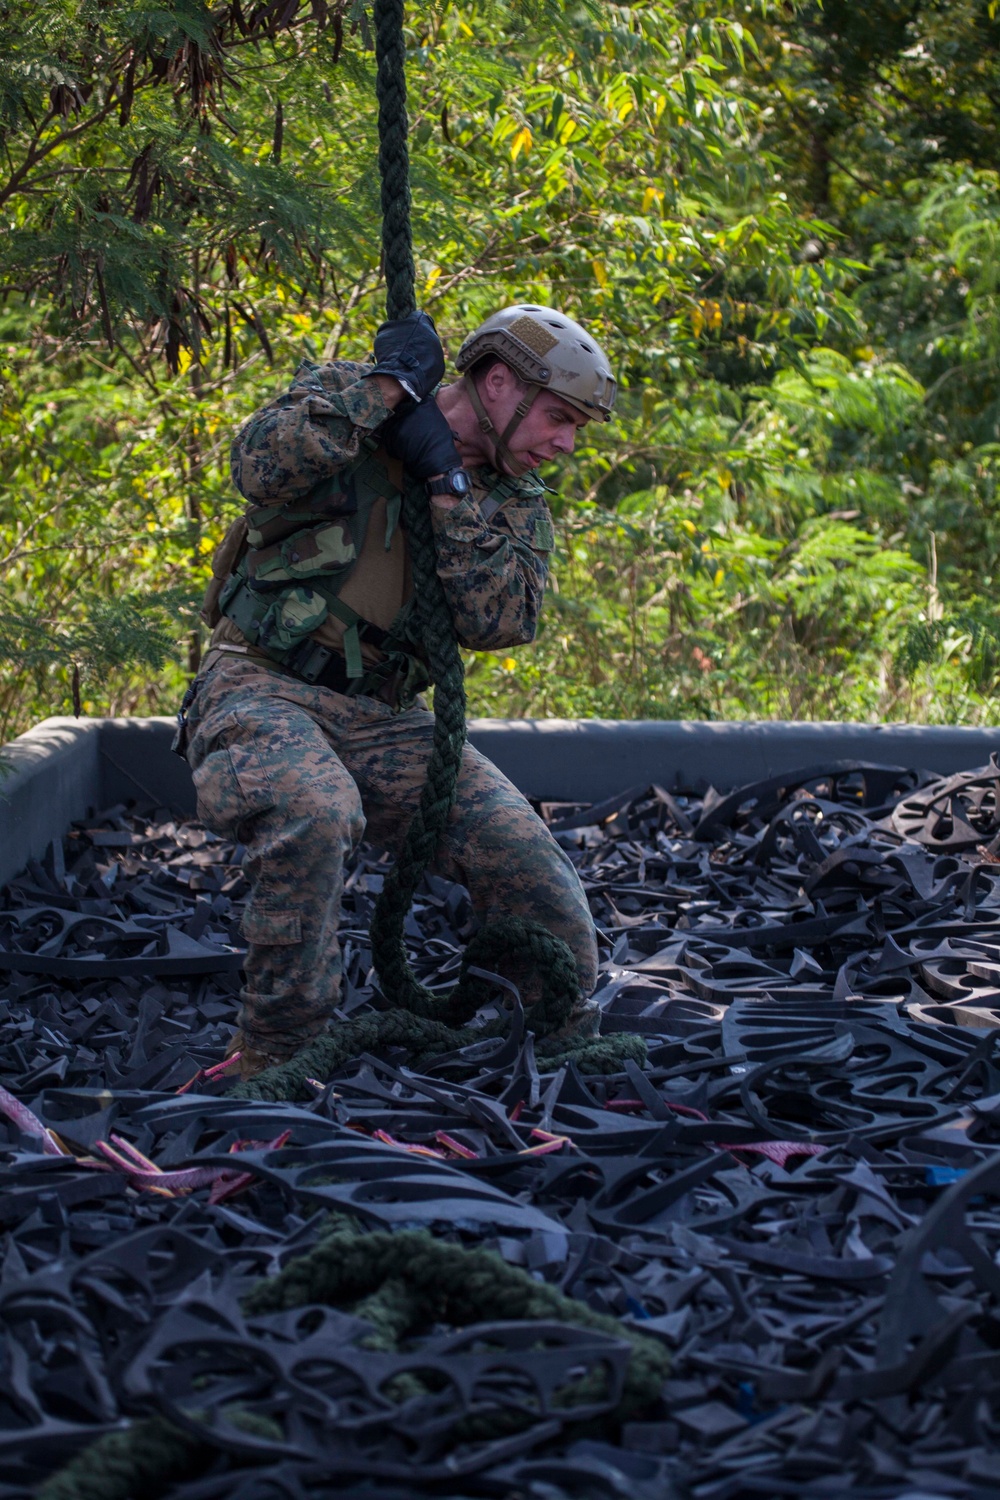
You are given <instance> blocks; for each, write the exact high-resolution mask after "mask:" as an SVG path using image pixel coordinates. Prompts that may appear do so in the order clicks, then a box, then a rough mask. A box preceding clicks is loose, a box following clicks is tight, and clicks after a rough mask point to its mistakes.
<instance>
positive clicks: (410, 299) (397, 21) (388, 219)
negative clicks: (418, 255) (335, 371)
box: [374, 0, 417, 318]
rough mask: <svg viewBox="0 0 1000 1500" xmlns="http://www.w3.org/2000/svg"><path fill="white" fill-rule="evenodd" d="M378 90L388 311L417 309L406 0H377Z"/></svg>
mask: <svg viewBox="0 0 1000 1500" xmlns="http://www.w3.org/2000/svg"><path fill="white" fill-rule="evenodd" d="M374 20H375V61H376V69H377V71H376V75H375V92H376V94H377V96H378V170H379V176H380V177H381V179H382V260H383V264H384V266H385V285H386V315H387V316H388V317H390V318H405V317H407V316H408V315H409V314H410V313H411V312H414V311H415V310H416V306H417V301H416V291H415V280H416V273H415V271H414V268H413V233H412V230H411V228H410V152H409V147H408V145H407V133H408V128H409V127H408V122H407V118H406V39H405V37H404V35H403V0H375V13H374Z"/></svg>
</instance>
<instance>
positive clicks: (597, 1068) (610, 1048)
mask: <svg viewBox="0 0 1000 1500" xmlns="http://www.w3.org/2000/svg"><path fill="white" fill-rule="evenodd" d="M496 1034H497V1033H496V1030H495V1029H491V1028H486V1029H483V1030H473V1029H472V1028H471V1027H464V1028H458V1027H452V1026H446V1025H445V1024H444V1022H443V1021H436V1020H434V1019H433V1018H432V1017H429V1016H414V1015H410V1014H409V1013H408V1012H407V1011H405V1010H389V1011H380V1012H377V1013H376V1014H374V1015H366V1016H359V1017H358V1018H357V1019H356V1020H354V1021H341V1022H339V1023H338V1024H337V1025H336V1027H335V1028H334V1029H333V1030H332V1031H329V1032H325V1033H324V1034H323V1035H322V1036H321V1037H317V1039H316V1040H315V1041H314V1042H310V1043H309V1045H308V1047H303V1049H302V1051H301V1052H297V1053H296V1054H295V1056H294V1057H293V1058H292V1059H291V1060H290V1061H289V1062H285V1063H277V1064H276V1065H275V1066H274V1067H273V1068H267V1069H265V1070H264V1072H262V1073H258V1074H257V1075H256V1077H254V1078H249V1079H247V1080H246V1081H245V1082H244V1083H238V1084H237V1085H236V1087H235V1088H232V1089H230V1090H229V1092H228V1094H227V1096H226V1097H227V1098H229V1099H263V1100H265V1101H269V1102H272V1103H277V1102H279V1101H281V1100H283V1099H288V1100H300V1101H303V1102H304V1101H306V1100H309V1099H314V1098H315V1097H316V1091H315V1089H314V1088H313V1087H312V1086H311V1084H310V1083H309V1080H310V1079H311V1078H315V1079H323V1080H325V1079H329V1078H331V1077H332V1076H333V1075H334V1073H335V1072H336V1071H337V1069H338V1068H342V1067H343V1066H344V1065H345V1063H349V1062H353V1060H354V1059H355V1058H356V1057H360V1056H361V1055H362V1054H363V1053H365V1052H371V1053H374V1054H375V1055H376V1056H377V1055H379V1054H381V1053H384V1052H385V1051H386V1050H387V1049H388V1048H394V1047H400V1048H403V1049H405V1051H406V1052H407V1054H408V1058H407V1064H408V1066H409V1067H412V1068H414V1069H416V1070H417V1071H419V1070H420V1069H421V1067H423V1066H425V1065H426V1064H428V1063H430V1062H433V1061H434V1059H435V1058H437V1057H440V1056H441V1055H442V1054H443V1053H446V1052H457V1051H458V1050H459V1049H460V1048H461V1047H468V1046H469V1045H470V1044H471V1043H473V1042H482V1041H484V1040H486V1039H488V1038H489V1037H490V1036H495V1035H496ZM535 1052H536V1056H537V1058H538V1063H539V1066H540V1067H542V1068H544V1069H545V1070H546V1071H550V1072H554V1071H556V1070H557V1069H559V1068H561V1067H562V1066H563V1064H564V1063H569V1062H573V1063H575V1064H576V1066H577V1068H579V1070H580V1072H581V1073H587V1074H604V1075H608V1074H612V1073H620V1072H621V1071H622V1068H623V1067H624V1065H625V1060H626V1059H629V1058H630V1059H631V1060H632V1061H634V1062H637V1063H638V1064H639V1065H640V1066H641V1065H642V1064H643V1063H644V1062H645V1060H646V1044H645V1042H644V1041H643V1039H642V1037H641V1036H633V1035H631V1034H630V1033H628V1032H620V1033H618V1034H617V1035H615V1036H598V1037H588V1038H585V1039H583V1038H575V1037H574V1038H570V1039H569V1040H568V1041H567V1042H565V1043H563V1044H560V1042H559V1040H558V1038H555V1037H553V1038H548V1039H543V1040H542V1041H540V1042H539V1043H538V1045H537V1047H536V1049H535ZM484 1067H487V1068H488V1067H489V1063H488V1062H483V1061H482V1060H481V1059H477V1060H476V1061H474V1062H471V1061H470V1062H469V1063H468V1065H467V1067H466V1068H465V1069H462V1068H461V1067H457V1068H456V1070H455V1072H454V1073H453V1075H452V1076H455V1077H459V1078H462V1077H465V1078H473V1077H475V1075H476V1074H477V1073H478V1072H480V1071H481V1070H482V1069H483V1068H484Z"/></svg>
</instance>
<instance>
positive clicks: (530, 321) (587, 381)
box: [455, 302, 617, 474]
mask: <svg viewBox="0 0 1000 1500" xmlns="http://www.w3.org/2000/svg"><path fill="white" fill-rule="evenodd" d="M487 355H495V356H496V357H497V358H498V359H501V360H503V362H504V364H505V365H509V366H510V368H511V369H512V370H513V371H514V373H515V375H517V376H518V377H519V378H520V379H521V380H522V381H524V382H525V385H526V387H527V389H526V391H525V394H524V396H523V397H522V399H521V401H520V402H519V403H518V407H517V410H516V411H515V413H514V416H513V418H512V420H511V421H510V423H509V424H508V426H507V428H506V429H505V431H504V432H503V433H502V434H500V433H497V431H496V429H495V428H494V426H493V423H492V422H491V421H490V419H489V417H488V416H487V414H486V410H485V408H484V406H483V403H482V400H481V398H480V396H479V392H478V391H477V390H476V388H475V386H474V384H473V382H472V381H471V380H470V381H469V382H468V392H469V400H470V401H471V402H472V406H473V409H474V411H475V413H476V416H477V417H478V419H479V426H480V428H481V430H482V431H483V432H484V433H486V434H487V435H488V436H489V437H491V438H492V439H493V442H494V443H495V445H496V450H497V453H498V455H499V456H500V457H501V458H502V459H503V460H504V462H505V463H506V464H507V465H508V467H509V468H511V469H512V470H513V472H514V473H515V474H516V473H524V472H525V466H524V465H523V464H519V463H518V461H517V460H516V459H515V458H514V456H513V454H512V453H511V451H510V448H509V447H508V444H509V442H510V440H511V438H512V437H513V435H514V433H515V431H516V430H517V428H518V427H519V426H520V424H521V422H522V421H523V420H524V417H525V416H526V415H527V412H528V411H529V409H530V407H531V405H532V402H533V401H534V399H535V397H536V396H537V395H538V393H539V391H540V390H543V389H544V390H547V391H552V392H553V393H554V394H555V395H557V396H560V397H561V398H562V400H563V401H568V402H569V404H570V405H571V406H575V407H576V409H577V410H578V411H581V412H582V413H583V414H584V416H585V417H592V418H595V419H597V420H599V421H602V422H607V421H610V419H611V412H612V409H613V408H614V404H615V394H616V391H617V386H616V384H615V378H614V376H613V375H612V373H611V366H610V364H609V362H608V358H607V355H606V354H605V353H604V351H603V349H602V348H601V346H600V345H599V344H598V343H597V341H596V340H595V339H593V338H591V336H590V334H589V333H588V332H587V330H586V329H585V328H581V326H580V324H579V323H576V322H574V320H573V319H572V318H568V317H567V316H566V314H565V313H561V312H557V311H556V310H555V309H554V308H551V307H537V306H536V305H535V304H534V303H531V302H518V303H515V305H514V306H513V307H505V308H502V309H501V311H500V312H496V313H494V314H493V315H492V317H489V318H487V319H486V321H485V322H484V323H481V324H480V325H479V327H478V328H476V329H474V330H473V331H472V333H470V334H469V336H468V338H467V339H466V340H465V342H464V343H463V345H462V347H461V348H460V349H459V351H458V355H457V358H456V360H455V364H456V365H457V366H458V368H459V370H461V371H462V373H463V374H464V373H465V372H466V371H467V370H471V369H473V367H474V366H475V365H477V364H478V363H479V361H480V360H481V359H483V358H484V357H486V356H487Z"/></svg>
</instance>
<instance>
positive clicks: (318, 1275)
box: [36, 1214, 670, 1500]
mask: <svg viewBox="0 0 1000 1500" xmlns="http://www.w3.org/2000/svg"><path fill="white" fill-rule="evenodd" d="M331 1223H332V1226H333V1232H332V1233H327V1234H326V1235H324V1237H323V1238H322V1239H321V1240H320V1241H319V1243H318V1244H317V1245H316V1246H315V1247H314V1249H312V1250H311V1251H309V1252H308V1253H307V1254H305V1255H302V1256H299V1257H297V1259H295V1260H293V1261H291V1262H290V1263H289V1264H288V1265H287V1266H286V1267H285V1269H284V1270H283V1271H281V1272H280V1273H279V1274H278V1275H277V1276H273V1277H270V1278H269V1279H267V1280H265V1281H261V1282H258V1284H257V1285H256V1286H255V1287H254V1288H253V1289H252V1290H251V1291H250V1293H249V1294H248V1295H247V1296H246V1297H245V1298H244V1299H243V1308H244V1311H245V1312H246V1313H247V1314H248V1315H249V1316H254V1315H258V1316H259V1315H261V1314H266V1313H272V1312H281V1311H283V1310H286V1309H290V1308H295V1307H303V1306H306V1305H308V1304H311V1303H322V1304H324V1305H327V1306H332V1307H339V1308H342V1309H343V1310H345V1311H350V1312H351V1313H353V1314H354V1315H355V1316H357V1317H359V1318H364V1319H366V1320H367V1321H369V1322H370V1323H371V1324H372V1325H373V1331H372V1333H371V1334H370V1335H366V1336H365V1337H364V1338H363V1339H362V1344H363V1346H364V1347H366V1348H370V1349H378V1350H382V1351H385V1352H391V1351H395V1350H398V1349H399V1348H400V1346H401V1345H402V1344H403V1342H404V1341H405V1340H407V1339H411V1338H419V1336H420V1335H421V1334H422V1333H429V1332H431V1331H433V1330H434V1329H435V1328H436V1327H437V1326H439V1325H441V1324H445V1325H448V1326H450V1327H453V1328H465V1327H470V1326H474V1325H476V1324H478V1323H483V1322H497V1321H517V1322H524V1321H535V1322H557V1323H566V1324H571V1325H573V1326H575V1327H578V1328H590V1329H593V1330H594V1331H595V1332H598V1333H604V1334H608V1335H610V1336H611V1337H613V1338H616V1339H619V1340H624V1341H625V1342H627V1343H629V1344H630V1345H631V1351H630V1356H629V1363H628V1369H627V1372H626V1376H625V1380H624V1384H623V1388H622V1394H621V1399H620V1400H619V1403H618V1405H617V1408H616V1409H615V1412H614V1414H613V1415H614V1420H615V1422H625V1421H629V1420H630V1419H631V1418H633V1417H636V1416H640V1415H641V1414H642V1413H643V1412H645V1411H648V1410H649V1409H650V1408H651V1407H653V1406H654V1405H655V1403H656V1402H657V1401H658V1400H659V1397H660V1392H661V1388H662V1385H663V1381H664V1380H665V1379H666V1377H667V1375H668V1373H669V1370H670V1355H669V1353H668V1352H667V1350H666V1349H665V1348H664V1347H663V1345H662V1344H660V1343H658V1342H656V1341H655V1340H653V1339H650V1338H648V1337H647V1336H646V1335H644V1334H643V1333H641V1332H640V1331H639V1330H638V1329H634V1328H629V1327H628V1326H627V1325H625V1324H622V1323H619V1322H617V1321H616V1320H615V1319H614V1318H611V1317H608V1316H606V1315H604V1314H603V1313H596V1312H594V1311H593V1310H592V1309H591V1308H589V1307H587V1306H586V1305H585V1304H583V1303H580V1302H576V1301H574V1300H573V1298H572V1297H567V1296H566V1295H565V1294H564V1293H562V1292H559V1291H557V1290H556V1289H555V1287H551V1286H548V1285H547V1284H546V1283H545V1282H542V1281H536V1280H535V1278H534V1277H533V1276H531V1275H529V1274H528V1272H526V1271H522V1270H520V1269H519V1268H518V1267H517V1266H510V1265H508V1264H507V1262H506V1261H505V1260H503V1259H501V1257H500V1256H499V1255H497V1254H496V1253H495V1252H494V1251H492V1250H465V1249H463V1248H462V1247H461V1246H460V1245H452V1244H444V1243H442V1242H441V1241H440V1240H436V1239H435V1238H434V1237H433V1235H431V1234H429V1233H428V1232H427V1231H426V1230H422V1229H410V1230H399V1231H397V1232H396V1233H388V1232H385V1231H376V1232H373V1233H365V1232H364V1231H363V1230H360V1229H358V1228H356V1227H353V1221H351V1220H350V1219H348V1218H347V1217H346V1216H344V1215H339V1214H338V1215H331ZM345 1224H347V1225H351V1226H352V1227H348V1228H345V1227H343V1226H344V1225H345ZM604 1382H605V1377H604V1376H603V1374H602V1373H601V1372H600V1371H597V1372H592V1373H591V1374H590V1375H589V1376H587V1377H586V1378H584V1379H580V1380H578V1381H576V1382H575V1383H574V1385H573V1386H572V1387H570V1388H569V1389H568V1390H567V1391H565V1392H564V1393H562V1395H563V1401H564V1406H565V1410H566V1412H567V1418H568V1419H571V1417H572V1409H573V1406H574V1405H579V1404H580V1403H581V1402H583V1401H593V1400H594V1399H595V1398H597V1399H600V1397H601V1396H602V1395H603V1394H604V1389H605V1384H604ZM388 1389H389V1388H388V1387H387V1390H388ZM422 1393H423V1386H422V1385H421V1383H420V1381H419V1380H418V1379H417V1378H416V1377H415V1376H413V1375H411V1374H406V1373H403V1374H401V1375H400V1376H399V1377H398V1378H397V1379H396V1380H395V1381H394V1382H392V1383H391V1390H389V1394H390V1395H391V1397H392V1399H394V1400H397V1401H399V1402H403V1401H406V1400H410V1399H413V1398H414V1397H417V1396H419V1395H421V1394H422ZM226 1415H227V1417H228V1418H229V1420H230V1421H231V1422H232V1424H233V1425H234V1426H236V1427H238V1428H242V1429H243V1430H245V1431H247V1432H256V1433H258V1434H264V1435H267V1436H269V1437H272V1438H274V1439H276V1440H280V1436H281V1434H280V1431H279V1430H277V1429H276V1428H275V1426H274V1423H273V1422H272V1421H271V1419H269V1418H266V1417H261V1416H259V1415H257V1414H255V1413H252V1412H248V1411H245V1410H243V1409H240V1408H230V1409H229V1410H228V1411H227V1412H226ZM530 1420H531V1419H530V1417H529V1416H528V1415H527V1414H526V1413H516V1412H510V1411H503V1410H498V1411H496V1412H494V1413H490V1414H486V1413H480V1414H477V1415H476V1416H475V1417H474V1418H470V1419H467V1421H466V1422H465V1423H464V1424H459V1427H460V1428H461V1433H460V1438H457V1439H456V1440H461V1441H477V1442H479V1441H488V1440H489V1439H490V1438H493V1437H497V1436H503V1435H506V1434H507V1433H508V1432H510V1431H514V1430H517V1429H518V1428H520V1427H523V1426H524V1425H525V1423H526V1422H528V1421H530ZM218 1456H219V1450H218V1449H217V1448H215V1447H213V1446H212V1444H211V1439H210V1435H209V1434H208V1433H206V1434H205V1435H204V1437H196V1436H193V1435H192V1434H191V1433H188V1432H185V1431H182V1430H181V1429H180V1428H178V1427H174V1426H173V1425H172V1424H171V1423H169V1422H167V1421H165V1420H164V1419H163V1418H162V1417H153V1418H150V1419H145V1420H142V1421H139V1422H135V1423H133V1424H132V1426H131V1427H129V1428H127V1429H126V1430H125V1431H122V1432H113V1433H109V1434H108V1435H106V1436H105V1437H102V1438H98V1440H97V1441H96V1442H95V1443H92V1444H91V1445H90V1447H89V1448H86V1449H85V1450H84V1451H83V1452H82V1453H80V1454H78V1455H77V1457H76V1458H74V1459H72V1460H71V1461H70V1463H69V1464H67V1465H66V1467H65V1468H63V1469H61V1470H60V1471H59V1472H58V1473H56V1474H54V1475H52V1476H51V1477H50V1478H49V1479H47V1480H46V1481H45V1482H44V1483H43V1484H42V1485H41V1486H40V1488H39V1489H38V1490H37V1491H36V1500H136V1497H138V1496H140V1495H141V1496H142V1497H143V1500H155V1497H156V1496H159V1495H164V1494H166V1493H168V1492H169V1490H170V1489H171V1488H172V1486H173V1485H175V1484H177V1483H180V1482H182V1481H183V1480H185V1479H189V1478H194V1477H196V1476H200V1475H203V1474H204V1473H205V1472H206V1471H207V1470H208V1468H209V1467H210V1466H211V1464H212V1463H213V1462H214V1461H215V1459H216V1458H217V1457H218ZM240 1461H241V1462H246V1461H249V1462H251V1463H256V1464H260V1463H267V1462H269V1458H268V1456H267V1454H260V1455H255V1456H249V1455H248V1457H247V1459H246V1460H243V1459H241V1460H240Z"/></svg>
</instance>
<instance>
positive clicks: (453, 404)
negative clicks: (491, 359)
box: [436, 379, 498, 469]
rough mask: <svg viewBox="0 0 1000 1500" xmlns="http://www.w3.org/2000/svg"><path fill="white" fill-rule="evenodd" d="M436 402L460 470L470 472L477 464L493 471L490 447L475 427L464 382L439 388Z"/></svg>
mask: <svg viewBox="0 0 1000 1500" xmlns="http://www.w3.org/2000/svg"><path fill="white" fill-rule="evenodd" d="M436 399H437V404H438V408H439V410H440V412H441V415H442V416H443V417H444V418H445V420H446V421H447V423H448V426H449V427H450V428H451V430H452V433H453V435H454V438H455V446H456V448H457V449H458V451H459V454H460V455H461V459H462V463H463V465H464V467H465V468H467V469H474V468H476V466H477V465H478V464H489V465H490V467H491V468H493V469H496V468H497V467H498V465H497V460H496V454H495V452H494V448H493V444H492V443H491V441H490V439H489V438H488V437H487V435H486V433H485V432H483V430H482V428H481V427H480V426H479V421H478V419H477V417H476V414H475V412H474V411H473V409H472V402H471V401H470V400H469V398H468V396H467V395H466V391H465V381H464V379H463V380H456V381H455V382H454V383H453V384H452V385H445V386H442V387H441V389H440V390H439V391H438V393H437V397H436Z"/></svg>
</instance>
